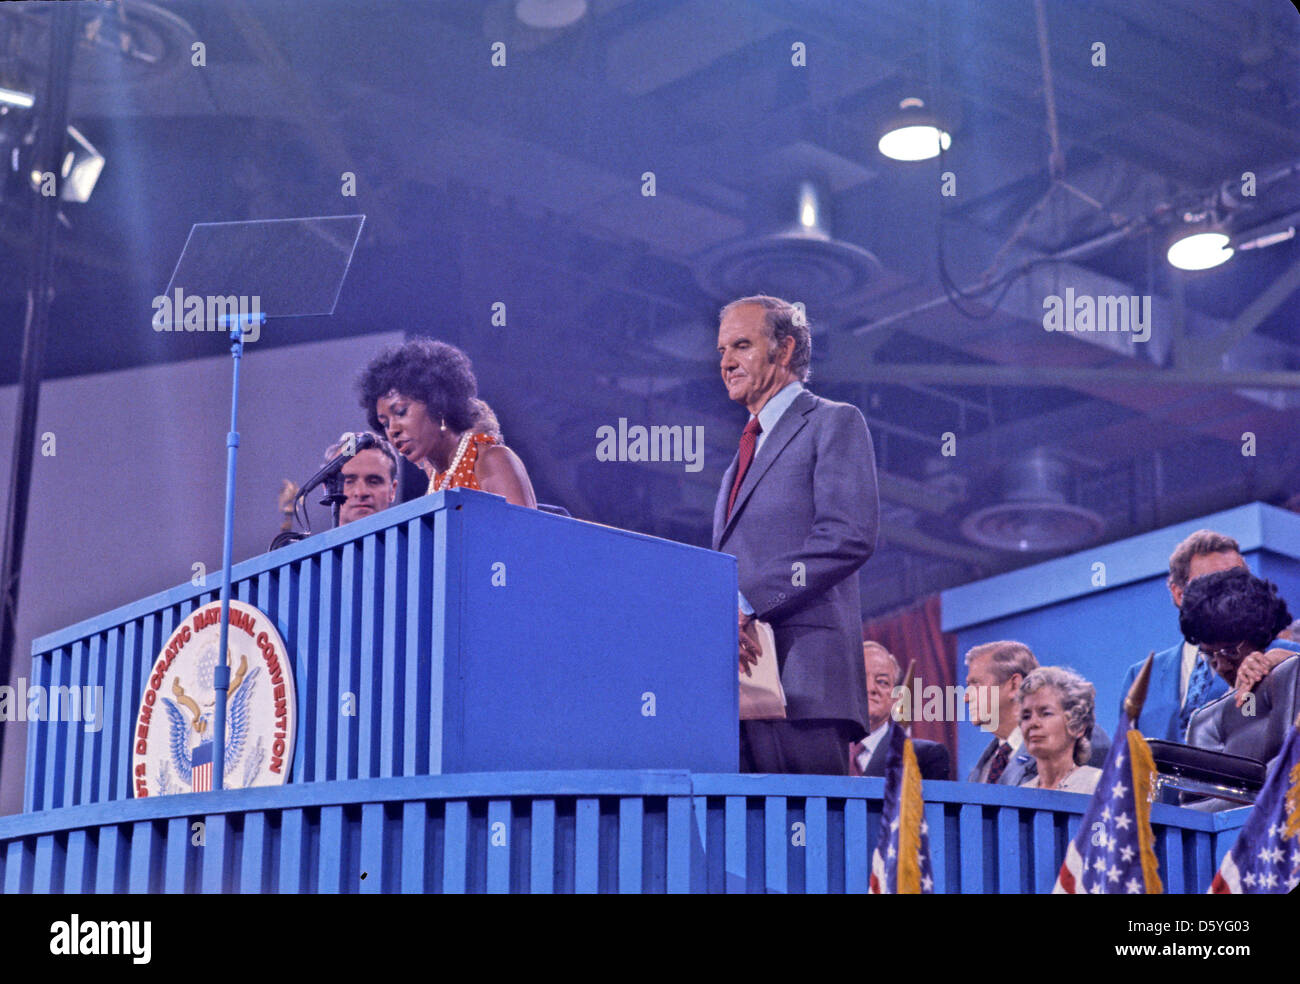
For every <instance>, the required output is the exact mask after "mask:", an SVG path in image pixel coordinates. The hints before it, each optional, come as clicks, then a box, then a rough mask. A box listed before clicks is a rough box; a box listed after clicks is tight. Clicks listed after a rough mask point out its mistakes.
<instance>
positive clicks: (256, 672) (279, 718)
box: [131, 601, 298, 797]
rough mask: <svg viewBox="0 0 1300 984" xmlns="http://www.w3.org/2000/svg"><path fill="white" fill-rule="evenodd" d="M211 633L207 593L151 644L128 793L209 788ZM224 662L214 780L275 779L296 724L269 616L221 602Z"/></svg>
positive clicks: (279, 778)
mask: <svg viewBox="0 0 1300 984" xmlns="http://www.w3.org/2000/svg"><path fill="white" fill-rule="evenodd" d="M220 640H221V604H220V602H214V603H212V604H210V605H205V606H204V607H202V608H199V609H196V610H195V611H194V612H193V613H192V614H190V615H189V616H188V617H187V618H186V620H185V621H183V622H182V623H181V624H180V625H179V626H178V627H177V628H176V631H174V632H173V633H172V634H171V636H170V637H169V638H168V639H167V642H166V644H165V645H164V646H163V648H162V650H161V651H160V652H159V653H158V659H157V660H156V661H155V662H154V665H153V670H152V672H151V673H150V674H149V679H148V681H147V682H146V684H145V691H144V696H143V697H142V698H141V700H140V712H139V714H138V715H137V717H136V727H135V753H134V756H133V758H132V762H131V784H132V787H133V788H134V790H135V795H136V796H137V797H140V796H166V795H168V794H170V793H189V792H195V793H199V792H203V791H205V790H209V789H211V788H212V769H213V761H214V757H213V754H212V752H213V748H212V723H213V712H214V711H215V709H216V690H215V689H214V688H213V685H212V684H213V674H214V672H215V670H216V668H217V659H218V654H217V648H218V646H219V645H220ZM226 664H227V665H228V666H229V667H230V690H229V691H228V692H227V694H226V764H225V774H224V779H223V782H222V786H223V788H226V789H245V788H247V787H249V786H278V785H283V784H284V782H285V780H286V779H287V778H288V774H289V766H290V763H292V762H293V742H294V734H295V732H296V730H297V717H298V703H297V700H296V699H295V695H294V690H293V668H292V667H291V666H290V665H289V657H288V653H287V652H286V651H285V648H284V640H283V639H281V638H280V633H279V632H278V631H276V628H275V623H274V622H272V621H271V619H270V618H268V617H267V616H266V615H265V614H264V613H263V612H261V611H259V610H258V609H256V608H254V607H253V606H252V605H246V604H244V603H243V602H242V601H232V602H231V603H230V633H229V639H228V645H227V651H226Z"/></svg>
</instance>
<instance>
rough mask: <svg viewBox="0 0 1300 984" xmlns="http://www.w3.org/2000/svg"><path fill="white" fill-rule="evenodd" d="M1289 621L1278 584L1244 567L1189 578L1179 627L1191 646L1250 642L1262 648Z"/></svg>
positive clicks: (1288, 614)
mask: <svg viewBox="0 0 1300 984" xmlns="http://www.w3.org/2000/svg"><path fill="white" fill-rule="evenodd" d="M1290 624H1291V613H1290V612H1289V611H1287V607H1286V602H1285V601H1283V600H1282V599H1281V598H1280V597H1278V593H1277V585H1276V584H1274V583H1273V582H1272V581H1265V580H1264V579H1263V578H1258V577H1256V576H1255V575H1254V574H1252V573H1250V571H1248V570H1246V569H1245V568H1244V567H1234V568H1232V569H1231V570H1227V571H1215V572H1214V573H1213V574H1205V575H1202V576H1201V577H1198V578H1196V579H1195V580H1193V581H1190V582H1189V583H1188V585H1187V590H1186V591H1184V592H1183V607H1182V610H1181V611H1180V612H1179V613H1178V627H1179V628H1180V629H1182V632H1183V637H1184V638H1185V639H1186V640H1187V641H1188V642H1190V643H1191V644H1192V645H1193V646H1199V645H1202V644H1209V645H1222V644H1223V643H1231V642H1237V643H1240V642H1249V643H1250V644H1251V646H1253V647H1254V648H1255V649H1263V648H1264V647H1265V646H1267V645H1268V644H1269V643H1270V642H1272V641H1273V640H1274V639H1276V638H1277V634H1278V633H1279V632H1281V631H1282V630H1283V629H1285V628H1286V627H1287V626H1288V625H1290Z"/></svg>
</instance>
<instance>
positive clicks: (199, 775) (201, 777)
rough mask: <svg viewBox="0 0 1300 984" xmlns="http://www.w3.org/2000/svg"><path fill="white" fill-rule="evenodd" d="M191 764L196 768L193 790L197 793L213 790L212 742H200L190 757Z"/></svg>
mask: <svg viewBox="0 0 1300 984" xmlns="http://www.w3.org/2000/svg"><path fill="white" fill-rule="evenodd" d="M190 763H191V765H193V767H194V775H193V777H192V780H191V782H190V786H191V788H193V790H194V792H196V793H206V792H209V791H210V790H211V789H212V742H210V741H203V742H199V746H198V748H196V749H194V753H193V755H192V756H191V757H190Z"/></svg>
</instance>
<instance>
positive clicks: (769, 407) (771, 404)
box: [750, 380, 803, 455]
mask: <svg viewBox="0 0 1300 984" xmlns="http://www.w3.org/2000/svg"><path fill="white" fill-rule="evenodd" d="M802 392H803V383H801V382H799V381H798V380H795V381H794V382H792V383H786V384H785V385H784V386H783V387H781V389H780V390H779V391H778V392H777V393H776V394H775V395H773V397H772V398H771V399H770V400H768V401H767V402H766V403H764V404H763V407H762V409H761V410H759V411H758V426H759V427H761V428H762V430H760V431H759V432H758V442H757V443H756V444H755V445H754V454H755V455H757V454H758V452H759V451H760V450H761V449H762V447H763V442H764V441H766V440H767V435H768V434H770V433H772V428H774V427H775V426H776V425H777V422H778V421H779V420H780V419H781V418H782V417H783V416H785V412H786V411H787V410H789V409H790V404H791V403H793V402H794V401H795V397H797V396H798V395H799V394H800V393H802ZM750 416H751V417H752V416H753V414H750Z"/></svg>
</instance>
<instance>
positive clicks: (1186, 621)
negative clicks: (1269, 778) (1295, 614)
mask: <svg viewBox="0 0 1300 984" xmlns="http://www.w3.org/2000/svg"><path fill="white" fill-rule="evenodd" d="M1290 621H1291V614H1290V612H1288V611H1287V606H1286V602H1285V601H1283V600H1282V599H1281V598H1280V597H1278V593H1277V585H1275V584H1273V583H1272V582H1271V581H1265V580H1263V579H1262V578H1258V577H1255V576H1254V575H1253V574H1251V573H1250V572H1249V571H1246V570H1241V569H1233V570H1228V571H1219V572H1217V573H1214V574H1207V575H1206V576H1205V577H1202V578H1197V579H1196V580H1194V581H1192V582H1191V584H1189V585H1188V586H1187V593H1186V594H1185V595H1184V597H1183V608H1182V612H1181V613H1180V614H1179V617H1178V624H1179V625H1180V627H1181V628H1182V630H1183V636H1184V638H1186V639H1187V640H1188V641H1189V642H1192V643H1194V644H1196V645H1197V646H1198V647H1199V649H1200V651H1201V653H1203V654H1204V655H1205V656H1206V657H1207V658H1208V659H1209V661H1210V664H1211V665H1212V666H1213V667H1214V671H1215V672H1216V673H1217V674H1219V676H1220V677H1222V678H1223V680H1224V682H1225V683H1226V684H1227V685H1228V686H1229V687H1231V688H1233V689H1232V690H1230V691H1229V692H1228V693H1226V694H1224V695H1223V696H1222V697H1220V698H1219V699H1218V700H1215V701H1212V702H1211V703H1209V704H1206V705H1205V706H1204V707H1202V708H1200V709H1199V710H1198V711H1196V712H1195V713H1193V714H1192V720H1191V724H1190V725H1189V727H1188V730H1187V740H1188V743H1189V744H1192V745H1195V746H1196V747H1198V748H1206V749H1209V750H1210V751H1215V752H1227V753H1229V754H1232V755H1242V756H1245V757H1246V758H1252V759H1255V760H1256V761H1258V762H1265V763H1267V762H1270V761H1271V760H1272V759H1273V758H1274V757H1275V756H1276V755H1277V754H1278V752H1279V751H1280V750H1281V748H1282V743H1283V742H1284V741H1285V740H1286V736H1287V734H1288V732H1290V730H1291V726H1292V723H1293V722H1294V721H1295V719H1296V714H1297V711H1300V658H1297V653H1300V645H1297V644H1296V643H1294V642H1291V641H1289V640H1286V639H1280V638H1278V634H1279V633H1280V632H1281V631H1282V630H1283V629H1285V628H1286V626H1287V625H1288V624H1289V623H1290Z"/></svg>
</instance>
